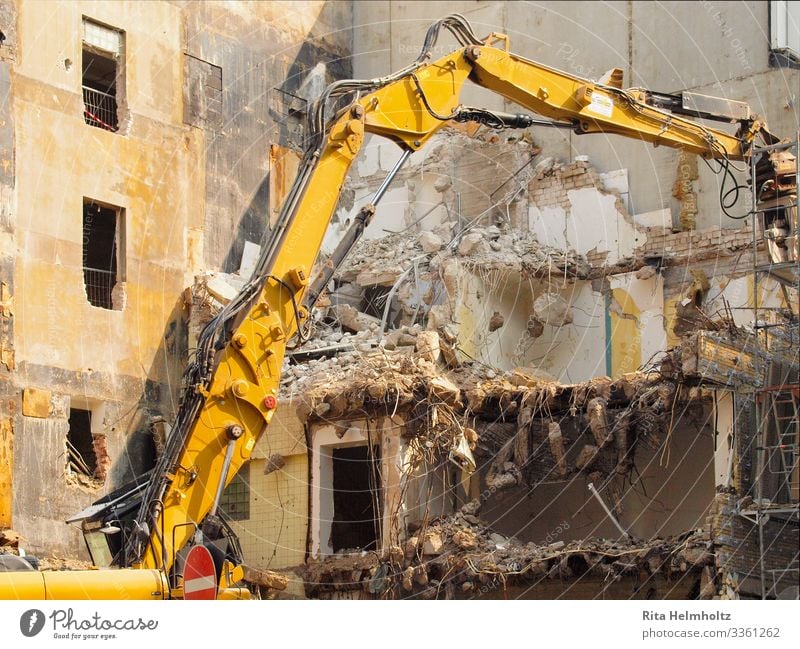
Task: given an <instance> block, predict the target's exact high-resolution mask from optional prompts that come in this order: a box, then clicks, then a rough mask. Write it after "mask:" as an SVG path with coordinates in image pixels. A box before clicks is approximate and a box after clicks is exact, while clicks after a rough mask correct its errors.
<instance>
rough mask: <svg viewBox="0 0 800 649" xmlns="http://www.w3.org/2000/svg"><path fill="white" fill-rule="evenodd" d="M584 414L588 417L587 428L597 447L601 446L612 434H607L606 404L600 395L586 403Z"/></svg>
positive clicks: (609, 439) (608, 429)
mask: <svg viewBox="0 0 800 649" xmlns="http://www.w3.org/2000/svg"><path fill="white" fill-rule="evenodd" d="M586 415H587V417H588V419H589V428H590V429H591V431H592V435H594V440H595V443H596V444H597V446H598V448H603V447H604V446H605V445H606V443H607V442H609V441H611V438H612V436H613V433H612V434H609V432H610V430H611V429H610V428H609V426H608V404H607V403H606V401H605V399H603V398H602V397H595V398H594V399H592V400H591V401H589V403H587V404H586Z"/></svg>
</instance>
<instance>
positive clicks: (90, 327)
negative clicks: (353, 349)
mask: <svg viewBox="0 0 800 649" xmlns="http://www.w3.org/2000/svg"><path fill="white" fill-rule="evenodd" d="M84 15H85V16H87V17H90V18H93V19H96V20H98V21H100V22H103V23H107V24H109V25H112V26H114V27H116V28H119V29H121V30H123V31H124V32H125V87H126V93H125V94H126V101H127V105H128V109H129V111H130V114H129V118H128V119H127V125H126V124H125V121H126V120H125V119H123V120H122V121H123V127H122V129H121V132H120V133H111V132H108V131H104V130H102V129H99V128H95V127H91V126H88V125H86V124H85V123H84V120H83V104H82V96H81V89H80V86H81V38H82V17H83V16H84ZM18 16H19V18H18V41H19V47H18V60H17V63H16V65H15V68H14V86H15V92H14V108H13V110H14V113H15V138H16V155H17V202H18V205H17V213H18V231H17V246H18V254H17V262H16V271H15V272H16V282H17V285H16V286H17V294H18V295H19V296H24V297H23V299H21V300H19V306H18V310H17V321H16V330H15V338H16V345H17V354H18V356H17V359H18V360H27V361H29V362H32V363H37V364H46V365H55V366H58V367H62V368H65V369H70V370H78V369H87V368H90V369H92V370H95V371H105V372H109V373H122V374H126V375H132V376H145V375H147V374H148V373H149V372H150V369H151V366H152V365H153V363H154V359H155V357H156V354H157V352H158V349H159V346H160V345H161V343H162V339H163V336H164V330H165V326H167V324H168V321H169V319H170V314H171V313H172V311H173V308H174V307H175V305H176V303H177V301H178V299H179V298H180V294H181V291H182V290H183V288H184V287H185V285H186V282H187V279H188V276H190V275H191V272H192V269H191V268H188V267H187V243H186V240H187V233H188V231H189V230H190V229H192V228H195V229H197V228H199V227H202V219H203V195H204V190H203V188H204V185H205V178H204V154H203V149H204V147H203V144H204V143H203V132H202V131H201V130H199V129H190V128H188V127H186V126H184V125H183V123H182V114H183V106H182V91H181V84H182V58H183V54H182V45H181V37H182V26H181V15H180V10H179V8H178V7H177V6H175V5H172V4H169V3H161V2H146V3H141V2H113V3H94V2H46V3H43V2H31V1H29V0H23V1H21V2H19V3H18ZM56 33H57V34H61V35H62V38H53V34H56ZM66 59H69V60H70V61H71V66H67V65H66V64H65V60H66ZM67 67H69V69H67ZM84 197H89V198H93V199H96V200H100V201H103V202H108V203H111V204H114V205H119V206H121V207H124V208H125V210H126V218H125V221H126V233H125V240H126V246H125V279H126V296H127V305H126V307H125V309H124V310H122V311H112V310H106V309H100V308H96V307H93V306H91V305H90V304H89V302H88V300H87V298H86V295H85V289H84V285H83V274H82V270H81V261H82V236H83V235H82V204H83V198H84ZM148 378H151V379H156V380H159V379H162V380H163V378H164V377H161V376H153V375H152V374H150V375H149V377H148Z"/></svg>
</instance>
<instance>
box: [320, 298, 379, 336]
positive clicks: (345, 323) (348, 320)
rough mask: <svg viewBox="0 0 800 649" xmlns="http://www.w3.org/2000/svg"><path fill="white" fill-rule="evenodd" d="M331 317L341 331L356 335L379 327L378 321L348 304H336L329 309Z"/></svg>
mask: <svg viewBox="0 0 800 649" xmlns="http://www.w3.org/2000/svg"><path fill="white" fill-rule="evenodd" d="M331 311H332V315H333V317H334V318H336V320H338V321H339V324H340V325H341V326H342V328H343V329H346V330H348V331H351V332H352V333H358V332H359V331H365V330H369V331H375V330H376V329H377V328H378V326H379V325H380V322H381V321H380V319H378V318H375V317H374V316H370V315H367V314H366V313H361V312H360V311H358V310H357V309H355V308H353V307H352V306H350V305H349V304H338V305H335V306H332V307H331Z"/></svg>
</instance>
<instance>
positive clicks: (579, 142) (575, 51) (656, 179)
mask: <svg viewBox="0 0 800 649" xmlns="http://www.w3.org/2000/svg"><path fill="white" fill-rule="evenodd" d="M453 12H458V13H461V14H463V15H464V16H466V17H467V19H469V20H470V22H471V23H472V24H473V27H474V29H475V31H476V32H477V33H478V35H479V36H483V35H485V34H488V33H490V32H492V31H500V32H504V33H507V34H508V35H509V36H510V37H511V49H512V51H514V52H517V53H519V54H521V55H523V56H525V57H528V58H530V59H533V60H535V61H538V62H541V63H543V64H545V65H548V66H552V67H555V68H558V69H561V70H564V71H566V72H569V73H571V74H574V75H578V76H583V77H587V78H591V79H597V78H599V77H600V76H601V75H602V74H603V73H604V72H605V71H606V70H608V69H610V68H612V67H619V68H621V69H622V70H623V71H624V73H625V81H624V85H625V87H633V86H645V87H648V88H651V89H653V90H658V91H664V92H672V91H678V90H682V89H694V90H697V91H698V92H703V93H707V94H715V95H718V96H722V97H727V98H730V99H736V100H741V101H746V102H749V103H750V104H751V106H752V108H753V110H754V111H755V112H756V113H758V114H760V115H763V116H765V117H766V118H767V120H768V123H769V125H770V127H771V130H772V131H773V132H775V133H777V134H779V135H781V136H782V137H794V135H795V134H796V132H797V130H798V127H799V126H800V103H799V102H798V94H800V92H799V91H798V88H800V71H798V70H789V69H776V68H770V67H769V32H768V28H769V26H768V3H766V2H757V1H749V2H712V1H704V2H662V3H652V2H645V1H636V2H631V1H627V2H623V1H619V2H602V3H601V2H556V3H545V2H524V3H523V2H480V1H478V2H425V3H422V2H408V1H401V0H397V1H387V2H370V3H356V4H355V6H354V36H353V50H354V57H353V62H354V63H353V66H354V72H355V73H356V75H357V76H360V77H373V76H379V75H382V74H385V73H387V72H389V71H390V70H396V69H398V68H400V67H402V66H403V65H405V64H407V63H409V62H410V61H411V60H413V59H414V58H415V57H416V55H417V53H418V52H419V49H420V46H421V44H422V39H423V36H424V33H425V30H426V28H427V26H428V25H429V24H430V23H431V22H433V20H435V19H437V18H440V17H443V16H445V15H446V14H448V13H453ZM454 46H455V41H453V40H452V39H451V38H444V39H443V40H442V41H441V42H440V46H439V47H438V48H437V50H436V52H435V53H436V54H444V53H446V52H448V51H450V50H451V49H452V48H453V47H454ZM464 97H465V103H473V102H475V101H477V100H483V101H482V102H481V103H482V105H484V106H487V107H490V108H502V107H503V104H504V102H503V101H502V100H500V99H498V98H497V97H486V93H476V92H474V91H472V90H468V91H466V92H465V94H464ZM506 108H507V109H508V108H511V106H506ZM533 138H534V141H536V142H537V143H538V144H540V145H541V146H542V147H543V155H554V156H557V157H559V158H562V159H564V160H571V159H573V158H574V157H575V156H576V155H588V156H589V157H590V159H591V161H592V163H593V164H594V165H595V166H596V167H597V168H598V170H599V171H600V172H605V171H611V170H614V169H619V168H623V167H626V168H628V170H629V174H630V187H631V200H632V204H633V211H634V213H643V212H650V211H653V210H657V209H662V208H672V209H673V212H674V213H677V202H676V201H675V199H673V197H672V185H673V183H674V182H675V178H676V168H677V164H678V157H677V156H678V153H677V152H676V151H674V150H671V149H665V148H657V149H656V148H653V147H652V146H650V145H646V144H642V143H639V142H635V141H632V140H628V139H625V138H622V137H619V136H605V135H590V136H576V135H574V134H571V133H569V132H567V133H564V132H561V131H559V132H553V131H552V130H548V129H543V128H539V129H533ZM699 166H700V177H699V179H698V180H697V181H696V182H695V190H696V192H697V194H698V202H699V206H700V214H699V215H698V219H697V223H698V227H707V226H710V225H715V224H721V225H724V226H726V227H728V226H734V227H735V226H736V225H737V222H736V221H731V220H730V219H728V218H726V217H725V216H723V215H722V214H721V213H720V210H719V208H718V194H719V185H718V177H717V176H715V175H713V174H712V173H710V172H709V171H708V170H707V169H705V166H704V165H703V164H702V163H701V164H700V165H699ZM743 201H744V202H743V203H742V204H741V207H742V208H746V206H747V205H748V204H749V202H748V199H747V196H746V195H745V196H743Z"/></svg>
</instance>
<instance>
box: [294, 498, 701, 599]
mask: <svg viewBox="0 0 800 649" xmlns="http://www.w3.org/2000/svg"><path fill="white" fill-rule="evenodd" d="M471 505H472V504H470V505H467V506H465V507H464V508H462V511H460V512H458V513H456V514H455V515H452V516H449V517H446V518H441V519H438V520H434V521H432V522H431V523H430V525H428V526H426V527H424V528H420V529H418V530H416V531H415V532H414V534H413V535H412V536H411V537H410V538H408V539H407V541H406V542H405V544H404V545H403V547H400V546H395V547H391V548H389V549H388V550H387V551H386V552H384V553H383V555H379V554H377V553H374V552H372V553H359V554H349V555H341V556H339V555H337V556H334V557H328V558H324V559H321V560H318V561H312V562H310V563H309V564H308V565H307V567H306V575H305V582H306V593H307V595H308V596H309V597H320V596H324V595H325V593H331V592H334V591H346V590H351V591H352V590H363V591H364V592H365V593H368V594H370V595H373V596H382V597H385V598H422V599H459V598H472V597H479V596H481V595H483V594H485V593H487V592H489V591H490V590H494V589H498V588H502V589H505V588H507V587H508V586H533V585H536V584H537V583H539V582H541V581H543V580H548V579H558V580H560V581H562V582H568V581H576V580H581V579H586V578H594V579H595V580H596V581H599V582H600V583H608V582H609V581H620V580H622V579H624V578H630V579H631V580H632V581H633V582H634V584H633V588H634V589H635V590H637V591H638V590H642V589H645V590H646V587H647V586H648V583H649V582H651V581H652V580H653V579H654V578H655V577H656V576H660V577H662V578H664V579H666V580H668V581H677V580H679V579H681V578H683V577H685V576H686V575H689V574H691V575H692V576H693V578H694V580H696V581H697V582H698V588H699V592H698V596H699V597H700V598H701V599H709V598H711V597H712V596H713V594H714V592H715V591H714V585H713V582H714V569H713V565H714V554H713V552H712V550H711V549H710V548H711V540H710V537H709V534H708V532H707V531H705V530H695V531H690V532H687V533H685V534H682V535H680V536H677V537H672V538H665V539H661V538H655V539H651V540H648V541H644V540H634V539H626V540H612V539H602V538H595V539H584V540H580V541H570V542H568V543H565V542H564V541H558V540H556V541H554V542H552V543H548V544H536V543H522V542H520V541H519V540H517V539H516V538H514V537H507V536H504V535H502V534H498V533H496V532H494V531H493V530H492V529H491V528H489V527H487V526H486V525H485V524H484V523H483V522H482V521H481V520H480V519H479V518H477V517H476V516H475V515H474V514H470V513H467V511H470V510H473V511H474V507H471ZM465 510H466V511H465Z"/></svg>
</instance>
